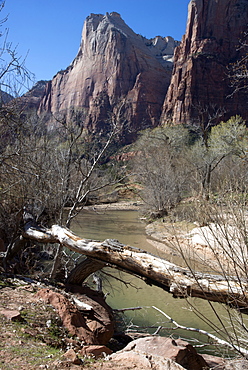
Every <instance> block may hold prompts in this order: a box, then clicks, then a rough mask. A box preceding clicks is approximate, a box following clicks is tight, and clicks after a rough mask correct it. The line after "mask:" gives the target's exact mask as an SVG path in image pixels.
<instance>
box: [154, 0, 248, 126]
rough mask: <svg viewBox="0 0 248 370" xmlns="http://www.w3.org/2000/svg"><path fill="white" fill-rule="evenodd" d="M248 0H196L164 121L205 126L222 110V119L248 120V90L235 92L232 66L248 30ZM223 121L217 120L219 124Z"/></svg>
mask: <svg viewBox="0 0 248 370" xmlns="http://www.w3.org/2000/svg"><path fill="white" fill-rule="evenodd" d="M247 24H248V0H191V1H190V3H189V9H188V21H187V29H186V34H185V35H184V37H183V39H182V42H181V44H180V45H179V46H178V47H177V48H176V50H175V55H174V69H173V74H172V79H171V83H170V87H169V90H168V93H167V96H166V99H165V103H164V107H163V112H162V115H161V122H162V123H165V122H173V123H187V124H190V123H196V124H199V116H201V114H199V113H201V112H203V111H204V112H205V113H206V114H205V116H206V118H205V119H206V120H207V119H209V118H208V116H209V115H214V114H215V113H216V112H217V111H219V112H222V114H221V115H220V114H219V115H218V116H219V119H228V118H229V117H230V116H232V115H236V114H239V115H241V116H242V117H243V118H244V119H246V120H247V119H248V99H247V90H246V91H244V90H240V91H239V92H237V93H235V94H233V88H232V87H231V84H230V80H229V78H228V66H229V65H230V64H231V63H235V61H237V60H238V59H239V58H240V57H241V55H242V50H238V49H239V46H240V41H242V39H243V37H244V32H247ZM215 123H217V122H215Z"/></svg>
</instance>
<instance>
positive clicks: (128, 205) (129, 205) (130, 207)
mask: <svg viewBox="0 0 248 370" xmlns="http://www.w3.org/2000/svg"><path fill="white" fill-rule="evenodd" d="M141 206H142V202H140V201H137V202H135V201H121V202H116V203H106V204H96V205H94V206H87V207H84V209H89V210H110V211H111V210H114V211H139V210H140V208H141Z"/></svg>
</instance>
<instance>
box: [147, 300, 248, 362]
mask: <svg viewBox="0 0 248 370" xmlns="http://www.w3.org/2000/svg"><path fill="white" fill-rule="evenodd" d="M152 308H154V310H157V311H158V312H160V313H161V314H162V315H164V316H165V317H166V318H167V319H168V320H169V321H170V322H171V323H172V324H174V325H175V326H176V328H178V329H183V330H188V331H194V332H196V333H200V334H203V335H206V336H207V337H209V338H211V339H213V340H214V341H215V342H217V343H218V344H221V345H223V346H227V347H229V348H232V349H235V350H236V351H238V352H240V353H242V354H243V355H246V356H247V355H248V350H246V349H245V348H242V347H239V346H236V345H235V344H231V343H229V342H227V341H225V340H223V339H220V338H218V337H216V336H215V335H213V334H211V333H208V332H207V331H206V330H202V329H198V328H191V327H188V326H184V325H180V324H178V323H177V322H176V321H175V320H173V319H172V318H171V317H170V316H169V315H167V314H166V313H165V312H163V311H162V310H160V309H159V308H157V307H156V306H152Z"/></svg>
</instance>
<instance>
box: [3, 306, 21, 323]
mask: <svg viewBox="0 0 248 370" xmlns="http://www.w3.org/2000/svg"><path fill="white" fill-rule="evenodd" d="M0 315H3V316H5V318H6V319H7V320H10V321H21V320H22V317H21V313H20V311H18V310H7V309H6V310H5V309H3V310H1V311H0Z"/></svg>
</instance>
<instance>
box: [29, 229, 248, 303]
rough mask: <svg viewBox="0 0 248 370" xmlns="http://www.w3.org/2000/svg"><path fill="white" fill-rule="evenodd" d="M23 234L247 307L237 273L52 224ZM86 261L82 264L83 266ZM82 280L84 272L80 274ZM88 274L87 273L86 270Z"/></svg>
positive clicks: (175, 290)
mask: <svg viewBox="0 0 248 370" xmlns="http://www.w3.org/2000/svg"><path fill="white" fill-rule="evenodd" d="M23 237H24V238H28V239H32V240H36V241H37V242H42V243H60V244H61V245H63V246H65V247H67V248H69V249H71V250H73V251H74V252H77V253H80V254H83V255H85V256H88V257H90V258H94V259H96V260H98V261H99V263H100V264H99V266H96V268H98V267H99V268H102V267H103V266H102V265H103V264H104V263H107V264H108V265H111V266H113V267H115V268H117V269H120V270H123V271H126V272H128V273H130V274H133V275H136V276H139V277H140V278H142V279H143V280H144V281H145V282H146V283H147V284H153V285H156V286H159V287H161V288H162V289H164V290H166V291H168V292H170V293H171V294H173V296H174V297H180V298H185V297H189V296H191V297H199V298H203V299H206V300H210V301H216V302H222V303H226V304H228V305H232V306H234V307H236V308H237V307H239V308H242V309H243V310H246V309H247V308H248V292H247V289H246V282H242V281H241V280H238V279H235V278H234V277H231V276H230V277H228V278H227V277H226V276H225V277H223V276H221V275H210V274H203V273H194V272H192V271H189V270H187V269H184V268H181V267H179V266H177V265H175V264H173V263H170V262H168V261H166V260H164V259H161V258H159V257H156V256H154V255H152V254H150V253H147V252H146V251H144V250H141V249H138V248H134V247H130V246H126V245H123V244H121V243H119V242H118V241H117V240H112V239H107V240H105V241H103V242H98V241H92V240H87V239H82V238H80V237H78V236H77V235H75V234H73V233H72V232H71V231H70V230H68V229H66V228H63V227H60V226H58V225H53V226H52V227H51V229H38V228H34V227H28V228H26V230H25V231H24V232H23ZM83 266H84V264H82V265H81V267H82V268H83ZM80 274H81V273H79V276H81V277H80V279H79V280H80V282H81V281H82V277H83V272H82V275H80ZM86 275H88V273H86Z"/></svg>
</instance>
